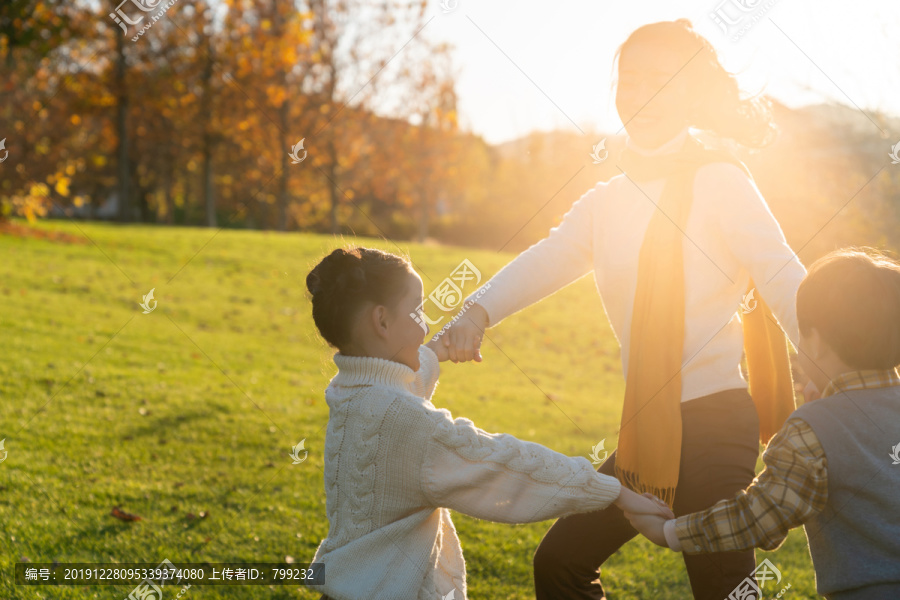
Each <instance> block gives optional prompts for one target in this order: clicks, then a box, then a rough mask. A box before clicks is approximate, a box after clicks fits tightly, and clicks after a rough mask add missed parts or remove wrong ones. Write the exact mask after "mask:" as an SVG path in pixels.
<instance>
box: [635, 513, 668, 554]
mask: <svg viewBox="0 0 900 600" xmlns="http://www.w3.org/2000/svg"><path fill="white" fill-rule="evenodd" d="M625 518H626V519H628V522H629V523H631V526H632V527H634V528H635V529H637V530H638V531H640V532H641V534H642V535H643V536H644V537H645V538H647V539H648V540H650V541H651V542H653V543H654V544H656V545H657V546H662V547H663V548H668V547H669V544H668V542H666V534H665V531H664V530H663V527H664V525H665V524H666V519H665V518H663V517H661V516H659V515H639V514H635V513H628V512H626V513H625ZM673 518H674V517H673Z"/></svg>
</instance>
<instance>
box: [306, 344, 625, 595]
mask: <svg viewBox="0 0 900 600" xmlns="http://www.w3.org/2000/svg"><path fill="white" fill-rule="evenodd" d="M419 360H420V367H419V370H418V371H413V370H412V369H410V368H409V367H407V366H406V365H403V364H400V363H397V362H393V361H389V360H384V359H380V358H372V357H353V356H343V355H341V354H340V353H337V354H335V356H334V362H335V363H336V364H337V366H338V373H337V375H336V376H335V377H334V379H332V380H331V383H330V384H329V385H328V388H327V389H326V390H325V399H326V401H327V403H328V408H329V411H330V412H329V419H328V429H327V433H326V437H325V492H326V509H327V513H328V521H329V530H328V537H327V538H325V539H324V540H323V541H322V543H321V544H320V545H319V548H318V550H317V551H316V555H315V558H314V559H313V562H319V563H324V565H325V569H324V580H325V584H324V586H323V587H322V588H321V589H322V591H323V592H324V593H325V594H327V595H328V596H329V597H330V598H334V599H335V600H355V599H360V598H379V599H381V600H410V599H417V600H425V599H427V600H440V598H444V597H447V595H448V594H449V593H450V592H451V591H452V590H456V592H455V594H454V595H452V596H450V597H451V598H455V600H464V599H465V598H466V565H465V561H464V560H463V555H462V548H461V547H460V543H459V538H458V537H457V535H456V529H455V528H454V526H453V522H452V521H451V520H450V511H449V510H448V509H453V510H456V511H459V512H461V513H465V514H467V515H471V516H473V517H477V518H480V519H487V520H491V521H499V522H502V523H528V522H534V521H543V520H546V519H552V518H555V517H561V516H564V515H568V514H573V513H579V512H589V511H594V510H600V509H603V508H606V507H607V506H608V505H609V504H610V503H612V502H613V501H614V500H616V498H618V496H619V491H620V486H619V482H618V480H616V479H615V478H613V477H607V476H605V475H601V474H599V473H597V472H596V471H595V470H594V468H593V467H592V466H591V463H590V462H588V460H587V459H586V458H583V457H568V456H564V455H562V454H560V453H558V452H554V451H553V450H550V449H548V448H545V447H544V446H541V445H539V444H535V443H532V442H523V441H521V440H518V439H516V438H514V437H513V436H511V435H505V434H496V433H487V432H486V431H483V430H481V429H479V428H477V427H475V425H474V424H473V423H472V421H470V420H468V419H464V418H458V419H454V418H453V417H452V416H451V415H450V412H449V411H447V410H446V409H438V408H435V406H434V405H433V404H432V403H431V401H430V398H431V395H432V393H433V392H434V388H435V386H436V385H437V378H438V373H439V367H438V360H437V356H436V355H435V354H434V352H432V350H431V349H430V348H428V347H426V346H421V347H420V349H419Z"/></svg>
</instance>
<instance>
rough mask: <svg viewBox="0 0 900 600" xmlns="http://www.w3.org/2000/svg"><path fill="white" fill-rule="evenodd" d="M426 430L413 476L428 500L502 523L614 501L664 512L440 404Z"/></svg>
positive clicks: (583, 462)
mask: <svg viewBox="0 0 900 600" xmlns="http://www.w3.org/2000/svg"><path fill="white" fill-rule="evenodd" d="M429 420H430V421H431V422H432V424H433V427H434V429H433V434H432V437H431V439H430V441H429V443H428V444H427V447H426V449H425V453H424V456H423V460H422V463H421V465H422V466H421V473H420V477H419V481H420V482H421V486H422V491H423V493H424V495H425V498H426V499H428V500H429V501H430V503H431V504H432V505H433V506H441V507H446V508H451V509H453V510H456V511H459V512H462V513H465V514H467V515H470V516H473V517H476V518H479V519H487V520H491V521H498V522H501V523H530V522H535V521H543V520H546V519H551V518H555V517H561V516H565V515H568V514H573V513H579V512H589V511H593V510H600V509H603V508H606V507H607V506H609V505H610V504H612V503H614V502H615V503H617V504H621V505H622V506H623V508H628V509H629V510H630V511H634V512H648V513H654V514H662V515H665V516H667V517H671V512H669V511H668V509H667V508H666V509H664V508H662V507H660V506H659V504H658V503H656V502H654V501H652V500H650V499H648V498H644V497H642V496H639V495H638V494H635V493H634V492H632V491H631V490H628V489H626V488H623V487H622V486H621V485H620V484H619V481H618V480H617V479H616V478H614V477H609V476H607V475H603V474H601V473H598V472H596V471H595V470H594V468H593V467H592V466H591V463H590V462H588V460H587V459H586V458H584V457H569V456H565V455H563V454H560V453H558V452H554V451H553V450H550V449H549V448H546V447H544V446H541V445H540V444H535V443H532V442H525V441H522V440H519V439H517V438H515V437H513V436H511V435H506V434H494V433H487V432H486V431H483V430H481V429H478V428H477V427H475V425H474V424H473V423H472V422H471V421H470V420H468V419H463V418H460V419H456V420H453V419H452V417H451V416H450V413H449V412H448V411H446V410H434V411H429Z"/></svg>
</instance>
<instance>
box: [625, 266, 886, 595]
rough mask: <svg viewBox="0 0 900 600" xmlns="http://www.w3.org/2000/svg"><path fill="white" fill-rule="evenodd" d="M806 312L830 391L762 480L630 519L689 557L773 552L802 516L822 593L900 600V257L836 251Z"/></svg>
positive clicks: (817, 379) (807, 288) (769, 457)
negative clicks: (688, 510) (692, 507)
mask: <svg viewBox="0 0 900 600" xmlns="http://www.w3.org/2000/svg"><path fill="white" fill-rule="evenodd" d="M797 320H798V324H799V326H800V347H799V353H800V356H799V362H800V366H801V368H802V369H803V371H804V372H805V373H806V374H807V375H808V376H809V377H810V378H811V380H812V381H813V383H814V384H815V385H816V387H817V388H818V389H819V390H822V397H821V398H820V399H819V400H816V401H814V402H810V403H807V404H805V405H803V406H802V407H800V408H799V409H797V410H796V411H795V412H794V413H793V414H792V415H791V416H790V418H788V420H787V421H786V422H785V424H784V426H783V427H782V428H781V430H780V431H779V432H778V433H777V434H776V435H775V436H774V437H773V438H772V440H771V441H770V443H769V445H768V446H767V448H766V451H765V452H764V454H763V462H765V464H766V468H765V469H764V470H763V472H762V473H760V474H759V475H758V476H757V477H756V479H755V480H754V482H753V484H752V485H750V486H749V487H748V488H747V489H746V490H744V491H742V492H739V493H738V494H737V495H736V496H735V497H734V498H733V499H731V500H722V501H720V502H718V503H717V504H715V505H714V506H712V507H710V508H709V509H707V510H705V511H701V512H696V513H693V514H689V515H684V516H682V517H679V518H677V519H671V520H666V519H664V518H662V517H657V516H653V515H629V514H626V516H627V517H628V519H629V521H630V522H631V524H632V525H633V526H634V527H635V528H636V529H637V530H638V531H640V532H641V533H642V534H644V535H645V536H646V537H647V538H649V539H650V540H651V541H653V542H654V543H656V544H659V545H660V546H663V547H668V548H671V549H673V550H676V551H681V552H685V553H688V554H694V553H699V552H725V551H731V550H746V549H749V548H763V549H765V550H774V549H776V548H778V546H780V545H781V543H782V542H783V541H784V538H785V537H786V536H787V533H788V531H789V530H790V529H792V528H793V527H797V526H799V525H801V524H802V525H804V526H805V528H806V536H807V539H808V542H809V551H810V555H811V556H812V560H813V565H814V566H815V571H816V589H817V591H818V592H819V594H822V595H823V596H825V597H826V598H827V599H828V600H862V599H865V600H897V599H900V374H898V371H897V368H896V367H897V365H898V364H900V263H898V262H897V261H896V260H893V259H891V258H889V257H888V256H886V255H884V254H881V253H879V252H878V251H875V250H873V249H871V248H859V249H856V248H849V249H842V250H836V251H834V252H832V253H830V254H828V255H827V256H825V257H823V258H821V259H820V260H818V261H816V262H815V263H814V264H813V265H812V267H810V269H809V272H808V273H807V275H806V277H805V278H804V279H803V281H802V283H801V284H800V288H799V289H798V291H797ZM743 585H745V587H748V589H749V588H753V589H754V592H758V590H756V589H755V584H754V583H753V581H752V580H745V582H744V584H743ZM733 594H735V597H738V598H744V597H756V596H755V594H754V595H753V596H745V595H743V594H744V592H743V591H739V590H737V589H736V590H735V592H733Z"/></svg>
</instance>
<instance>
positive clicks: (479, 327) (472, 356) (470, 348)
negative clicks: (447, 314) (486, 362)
mask: <svg viewBox="0 0 900 600" xmlns="http://www.w3.org/2000/svg"><path fill="white" fill-rule="evenodd" d="M487 327H488V314H487V311H486V310H484V308H483V307H482V306H481V305H480V304H478V303H477V302H476V303H475V304H473V305H472V306H470V307H469V308H468V310H466V312H465V313H464V314H463V315H462V316H461V317H459V319H457V321H456V322H455V323H453V325H451V326H450V328H449V329H447V330H446V331H445V332H444V335H442V336H441V337H440V338H438V343H439V344H441V345H443V346H444V347H445V348H446V350H447V353H448V356H449V359H450V360H452V361H453V362H455V363H457V362H466V361H469V360H475V361H476V362H481V340H482V338H483V337H484V330H485V329H487ZM438 356H440V354H438Z"/></svg>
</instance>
